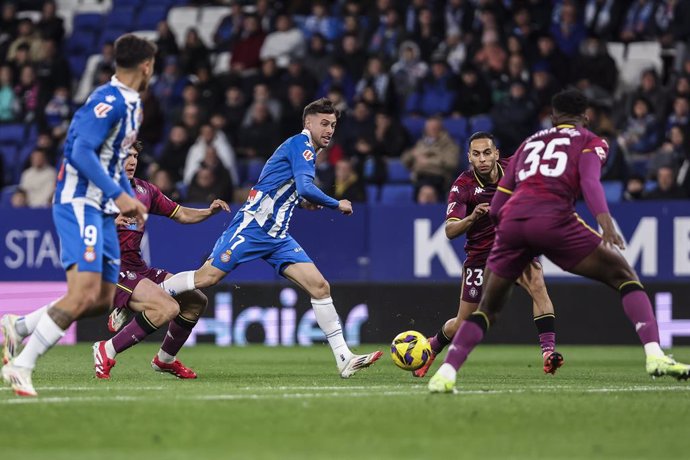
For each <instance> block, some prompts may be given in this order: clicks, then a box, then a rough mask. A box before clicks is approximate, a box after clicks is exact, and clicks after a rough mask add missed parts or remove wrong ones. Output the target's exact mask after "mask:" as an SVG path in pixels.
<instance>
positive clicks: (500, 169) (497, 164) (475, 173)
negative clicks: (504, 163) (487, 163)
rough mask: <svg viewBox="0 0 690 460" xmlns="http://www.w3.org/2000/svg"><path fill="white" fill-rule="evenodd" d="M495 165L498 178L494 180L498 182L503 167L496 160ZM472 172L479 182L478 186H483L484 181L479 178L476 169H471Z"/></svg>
mask: <svg viewBox="0 0 690 460" xmlns="http://www.w3.org/2000/svg"><path fill="white" fill-rule="evenodd" d="M496 166H498V179H497V180H496V183H497V184H498V182H499V181H500V180H501V178H502V177H503V174H504V173H503V168H502V167H501V163H499V162H498V161H497V162H496ZM472 174H474V178H475V179H477V182H479V186H480V187H481V188H484V182H482V180H481V178H480V177H479V174H477V171H475V170H474V169H472Z"/></svg>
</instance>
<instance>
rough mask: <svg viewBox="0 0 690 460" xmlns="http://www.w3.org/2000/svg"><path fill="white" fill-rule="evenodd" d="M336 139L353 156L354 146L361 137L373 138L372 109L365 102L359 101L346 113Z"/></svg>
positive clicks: (340, 122)
mask: <svg viewBox="0 0 690 460" xmlns="http://www.w3.org/2000/svg"><path fill="white" fill-rule="evenodd" d="M338 124H339V125H340V126H339V127H338V129H337V130H336V139H338V141H339V143H340V144H342V146H343V147H344V148H345V151H346V152H347V153H348V155H351V154H352V153H351V152H352V150H353V148H354V144H355V142H356V141H357V139H358V138H360V137H365V138H367V139H371V138H372V137H373V116H372V112H371V107H369V105H368V104H367V103H366V102H364V101H357V102H356V103H355V105H354V107H353V108H352V110H350V111H347V112H345V116H344V117H342V118H341V120H340V121H339V122H338Z"/></svg>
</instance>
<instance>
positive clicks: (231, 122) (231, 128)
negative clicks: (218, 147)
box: [220, 86, 247, 144]
mask: <svg viewBox="0 0 690 460" xmlns="http://www.w3.org/2000/svg"><path fill="white" fill-rule="evenodd" d="M220 113H221V114H222V115H223V116H224V117H225V120H226V127H227V128H226V131H225V134H226V136H227V137H228V139H229V140H230V143H231V144H236V143H237V133H238V132H239V129H240V126H241V125H242V122H243V121H244V117H245V114H246V113H247V102H246V99H245V96H244V93H243V92H242V89H241V88H240V87H239V86H230V87H229V88H228V89H227V90H226V91H225V104H223V105H222V108H221V111H220Z"/></svg>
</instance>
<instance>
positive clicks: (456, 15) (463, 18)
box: [444, 0, 474, 36]
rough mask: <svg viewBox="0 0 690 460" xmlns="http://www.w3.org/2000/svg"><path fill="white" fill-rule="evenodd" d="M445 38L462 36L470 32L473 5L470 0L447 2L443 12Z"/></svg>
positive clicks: (450, 0) (449, 0)
mask: <svg viewBox="0 0 690 460" xmlns="http://www.w3.org/2000/svg"><path fill="white" fill-rule="evenodd" d="M444 19H445V26H446V36H449V35H459V36H463V35H465V34H468V33H470V31H471V30H472V21H473V19H474V5H473V4H472V2H471V1H470V0H448V1H447V2H446V8H445V11H444Z"/></svg>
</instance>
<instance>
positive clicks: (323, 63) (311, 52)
mask: <svg viewBox="0 0 690 460" xmlns="http://www.w3.org/2000/svg"><path fill="white" fill-rule="evenodd" d="M332 63H333V56H332V54H331V53H330V52H329V50H328V48H327V43H326V39H325V38H324V37H323V35H321V34H314V35H312V36H311V38H310V39H309V49H308V50H307V55H306V56H305V58H304V68H305V69H308V71H309V72H311V73H312V74H313V75H314V76H315V77H316V80H317V82H316V83H317V84H318V82H321V81H323V79H324V78H326V75H327V74H328V69H329V68H330V66H331V64H332Z"/></svg>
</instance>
